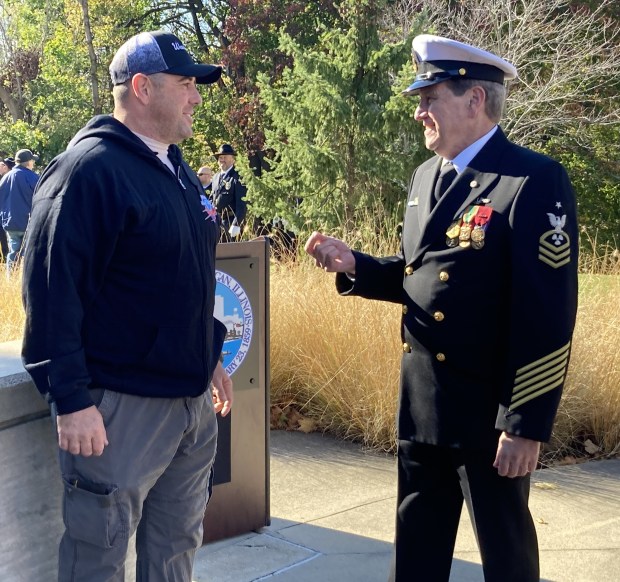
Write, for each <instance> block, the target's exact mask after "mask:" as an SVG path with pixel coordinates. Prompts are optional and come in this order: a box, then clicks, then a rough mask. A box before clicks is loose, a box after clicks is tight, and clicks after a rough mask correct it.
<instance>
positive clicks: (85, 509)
mask: <svg viewBox="0 0 620 582" xmlns="http://www.w3.org/2000/svg"><path fill="white" fill-rule="evenodd" d="M92 392H93V399H94V401H95V402H96V403H97V402H98V403H99V404H98V408H99V411H100V412H101V414H102V416H103V420H104V423H105V427H106V431H107V437H108V441H109V445H108V446H107V447H106V448H105V450H104V452H103V454H102V455H101V456H100V457H82V456H78V455H72V454H70V453H67V452H66V451H62V450H61V451H60V468H61V473H62V478H63V482H64V500H63V518H64V522H65V528H66V529H65V533H64V535H63V537H62V540H61V542H60V548H59V570H58V580H59V582H123V580H124V578H125V557H126V554H127V546H128V541H129V538H130V537H131V536H132V535H133V534H134V532H136V529H137V533H136V553H137V563H136V582H191V576H192V566H193V561H194V554H195V552H196V549H197V548H198V547H199V546H200V544H201V543H202V519H203V516H204V512H205V507H206V503H207V496H208V482H209V475H210V472H211V466H212V464H213V459H214V457H215V449H216V442H217V423H216V418H215V412H214V410H213V402H212V398H211V392H210V391H208V392H207V393H206V394H204V395H202V396H199V397H197V398H176V399H169V398H144V397H140V396H132V395H130V394H121V393H119V392H113V391H110V390H93V391H92Z"/></svg>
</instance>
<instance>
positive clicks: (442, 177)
mask: <svg viewBox="0 0 620 582" xmlns="http://www.w3.org/2000/svg"><path fill="white" fill-rule="evenodd" d="M456 175H457V174H456V168H455V167H454V164H453V163H452V162H446V163H445V164H444V165H443V166H441V170H439V176H438V177H437V182H436V183H435V191H434V192H433V196H434V198H435V202H439V199H440V198H441V197H442V196H443V195H444V194H445V192H446V190H447V189H448V188H449V187H450V184H452V182H453V181H454V178H456Z"/></svg>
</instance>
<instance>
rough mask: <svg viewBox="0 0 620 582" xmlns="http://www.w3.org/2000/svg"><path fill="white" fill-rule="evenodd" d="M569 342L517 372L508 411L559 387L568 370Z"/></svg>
mask: <svg viewBox="0 0 620 582" xmlns="http://www.w3.org/2000/svg"><path fill="white" fill-rule="evenodd" d="M569 350H570V342H568V343H567V344H566V345H565V346H562V347H561V348H560V349H559V350H556V351H555V352H552V353H550V354H548V355H547V356H545V357H544V358H540V360H536V361H535V362H532V363H531V364H528V365H527V366H523V367H522V368H519V369H518V370H517V374H516V376H515V384H514V387H513V389H512V398H511V400H510V406H509V407H508V410H514V409H515V408H518V407H519V406H521V405H522V404H525V403H526V402H529V401H530V400H533V399H534V398H537V397H538V396H541V395H543V394H546V393H547V392H549V391H551V390H553V389H554V388H557V387H558V386H561V385H562V383H563V382H564V378H565V377H566V370H567V368H568V354H569Z"/></svg>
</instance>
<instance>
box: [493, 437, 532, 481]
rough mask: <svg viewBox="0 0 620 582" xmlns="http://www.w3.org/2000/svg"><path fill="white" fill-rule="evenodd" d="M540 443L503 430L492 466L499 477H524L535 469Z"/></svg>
mask: <svg viewBox="0 0 620 582" xmlns="http://www.w3.org/2000/svg"><path fill="white" fill-rule="evenodd" d="M539 453H540V443H539V442H538V441H533V440H531V439H526V438H523V437H519V436H515V435H513V434H508V433H507V432H503V433H502V434H501V436H500V437H499V443H498V445H497V455H496V456H495V462H494V463H493V466H494V467H495V468H496V469H497V472H498V473H499V474H500V476H501V477H524V476H525V475H527V474H528V473H531V472H532V471H533V470H534V469H536V464H537V463H538V454H539Z"/></svg>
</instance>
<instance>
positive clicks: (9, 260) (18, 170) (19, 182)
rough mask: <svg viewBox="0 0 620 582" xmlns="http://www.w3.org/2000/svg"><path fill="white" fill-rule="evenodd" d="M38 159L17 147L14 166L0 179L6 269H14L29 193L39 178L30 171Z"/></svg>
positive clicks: (26, 221) (30, 197)
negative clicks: (5, 243) (5, 242)
mask: <svg viewBox="0 0 620 582" xmlns="http://www.w3.org/2000/svg"><path fill="white" fill-rule="evenodd" d="M37 161H39V156H37V155H36V154H33V153H32V152H31V151H30V150H27V149H23V150H19V151H18V152H17V153H16V154H15V166H14V167H13V168H12V169H10V170H9V171H8V172H7V173H6V174H5V175H4V176H2V179H1V180H0V220H1V221H2V228H3V229H4V232H5V233H6V240H7V255H6V266H7V272H10V271H11V270H12V269H14V268H15V265H16V264H17V261H18V259H19V256H20V252H21V249H22V244H23V240H24V234H25V232H26V228H27V226H28V220H29V219H30V209H31V208H32V195H33V193H34V189H35V186H36V185H37V181H38V180H39V176H37V174H35V172H34V171H33V169H34V164H35V162H37ZM3 164H4V165H5V166H7V167H8V166H9V165H10V160H9V159H6V160H3Z"/></svg>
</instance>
